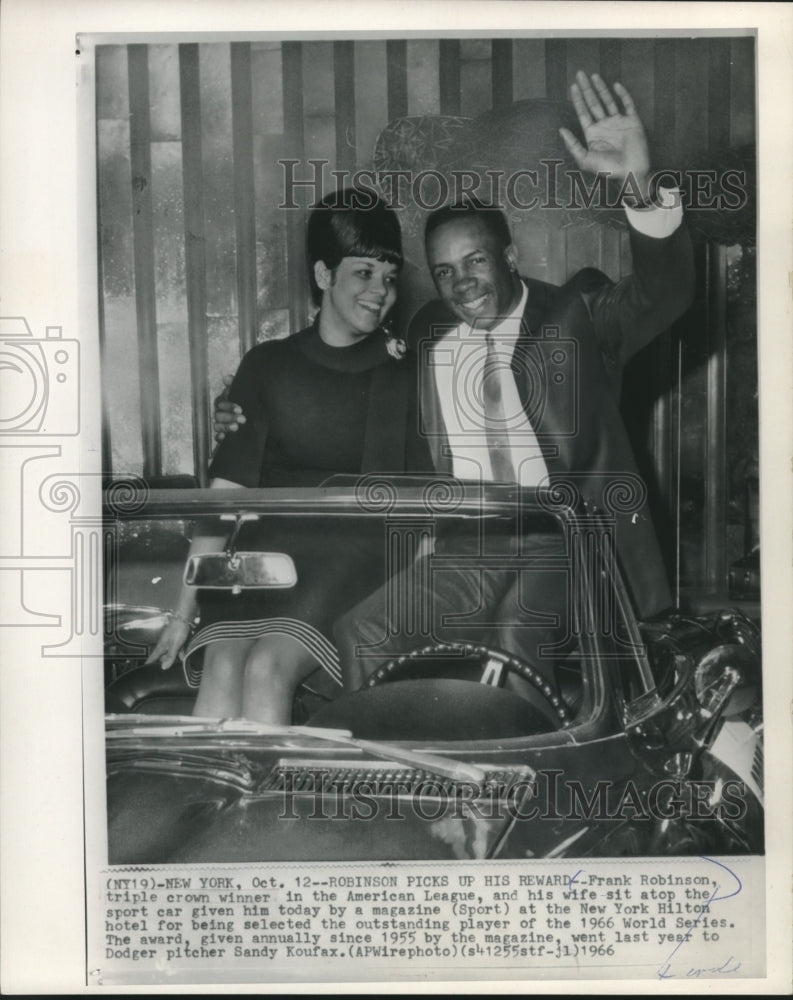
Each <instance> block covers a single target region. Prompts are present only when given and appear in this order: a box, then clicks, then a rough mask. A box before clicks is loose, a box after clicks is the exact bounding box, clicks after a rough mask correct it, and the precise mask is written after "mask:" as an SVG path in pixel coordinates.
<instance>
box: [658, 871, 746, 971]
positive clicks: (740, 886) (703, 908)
mask: <svg viewBox="0 0 793 1000" xmlns="http://www.w3.org/2000/svg"><path fill="white" fill-rule="evenodd" d="M701 859H702V861H710V862H711V863H712V864H714V865H718V866H719V868H723V869H724V871H725V872H727V874H728V875H730V876H732V878H734V879H735V881H736V882H737V883H738V887H737V889H733V891H732V892H728V893H727V894H726V895H724V896H719V895H717V893H718V891H719V889H720V888H721V886H720V885H719V884H718V882H717V883H716V885H715V887H714V889H713V892H712V893H711V894H710V896H709V897H708V899H706V900H705V902H704V903H703V904H702V906H701V908H700V911H699V913H698V914H697V915H696V917H695V918H694V920H693V921H692V923H691V926H690V927H689V928H688V930H687V931H686V933H685V935H684V936H683V939H682V940H681V941H678V943H677V944H676V945H675V947H674V948H673V949H672V952H671V953H670V955H669V957H668V958H667V960H666V962H665V963H664V965H662V966H661V968H660V969H659V970H658V978H659V979H674V978H675V976H674V973H670V972H669V968H670V966H671V962H672V959H673V958H674V957H675V954H676V953H677V952H678V951H679V950H680V948H682V946H683V945H684V944H685V943H686V941H688V940H689V939H690V938H691V934H692V933H693V931H694V928H695V927H696V926H697V924H698V923H699V922H700V920H701V919H702V918H703V917H704V915H705V913H706V912H707V910H708V907H709V906H710V904H711V903H719V902H721V901H722V900H725V899H732V897H733V896H737V895H738V893H739V892H740V891H741V889H743V883H742V882H741V880H740V879H739V878H738V876H737V875H736V874H735V872H734V871H733V870H732V869H731V868H728V867H727V866H726V865H723V864H722V863H721V861H716V859H715V858H707V857H705V855H704V854H703V855H701ZM730 958H732V956H730ZM738 968H740V962H739V963H738ZM716 971H718V970H716ZM731 971H733V970H731Z"/></svg>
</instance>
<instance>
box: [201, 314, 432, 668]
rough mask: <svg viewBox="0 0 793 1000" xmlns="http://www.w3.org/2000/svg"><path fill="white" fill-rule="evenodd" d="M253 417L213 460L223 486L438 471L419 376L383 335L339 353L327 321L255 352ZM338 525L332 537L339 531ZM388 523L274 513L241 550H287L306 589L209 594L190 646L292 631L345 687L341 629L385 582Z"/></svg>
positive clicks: (247, 378) (248, 359) (241, 373)
mask: <svg viewBox="0 0 793 1000" xmlns="http://www.w3.org/2000/svg"><path fill="white" fill-rule="evenodd" d="M229 398H230V399H232V400H233V401H234V402H236V403H239V404H240V406H241V407H242V409H243V412H244V414H245V417H246V422H245V423H244V424H241V425H240V428H239V430H238V431H237V432H236V433H234V434H228V435H226V438H225V439H224V441H223V442H222V443H221V444H220V446H219V447H218V449H217V451H216V453H215V456H214V458H213V460H212V463H211V465H210V469H209V471H210V475H211V477H212V478H213V479H215V478H220V479H228V480H230V481H231V482H234V483H239V484H240V485H241V486H247V487H259V486H296V487H300V486H316V485H319V484H320V483H322V482H323V481H325V480H326V479H328V478H329V477H330V476H332V475H334V474H336V473H348V474H352V475H360V474H362V473H367V472H395V473H399V472H427V471H429V470H430V469H431V467H432V466H431V460H430V456H429V450H428V449H427V447H426V444H425V442H424V441H423V439H422V438H421V437H420V435H419V433H418V429H417V424H418V419H417V392H416V369H415V364H414V360H413V358H412V356H409V357H407V358H404V359H402V360H400V361H397V360H395V359H394V358H392V357H391V356H390V355H389V354H388V352H387V351H386V348H385V337H384V335H383V334H382V332H381V331H376V332H375V333H374V334H372V335H371V336H370V337H367V338H366V339H365V340H362V341H359V342H358V343H357V344H354V345H352V346H350V347H341V348H336V347H330V346H328V345H327V344H325V343H324V341H323V340H322V339H321V338H320V336H319V332H318V329H317V327H316V325H314V326H312V327H309V328H308V329H306V330H302V331H301V332H300V333H297V334H294V335H293V336H291V337H287V338H286V339H285V340H274V341H268V342H266V343H264V344H259V345H257V346H256V347H254V348H253V349H252V350H251V351H249V352H248V353H247V354H246V355H245V357H244V358H243V359H242V362H241V363H240V367H239V370H238V371H237V374H236V376H235V378H234V382H233V384H232V386H231V390H230V392H229ZM331 528H332V530H329V529H331ZM384 546H385V534H384V530H383V524H382V521H380V520H379V519H373V523H371V524H368V525H367V524H366V523H365V519H364V518H337V519H335V520H334V521H333V522H329V521H326V520H325V519H324V518H323V517H322V516H316V517H311V518H306V517H303V518H297V517H289V516H286V517H278V518H276V517H269V518H267V519H264V520H263V521H260V522H256V523H253V524H251V525H247V526H245V527H244V528H243V529H242V531H241V532H240V536H239V538H238V542H237V549H238V550H239V551H244V550H248V551H250V550H256V551H270V552H286V553H288V554H289V555H291V556H292V558H293V559H294V561H295V566H296V568H297V577H298V582H297V584H296V585H295V587H294V588H291V589H288V590H254V591H247V592H245V591H243V592H242V593H241V594H238V595H232V594H230V593H229V592H227V591H211V590H205V591H202V592H200V594H199V607H200V625H199V630H198V632H197V633H196V635H195V636H194V637H193V639H192V641H191V642H190V644H189V646H188V648H187V651H186V664H187V666H188V671H187V672H188V677H189V679H190V680H191V683H197V682H198V677H199V676H200V675H197V674H196V673H195V670H194V668H193V661H194V660H196V659H197V658H196V657H193V653H196V652H198V651H199V650H201V649H203V648H204V647H205V646H206V645H207V644H208V643H210V642H214V641H218V640H223V639H234V638H249V639H257V638H260V637H262V636H264V635H273V634H278V635H290V636H292V637H293V638H295V639H297V640H298V641H299V642H301V643H302V644H303V645H304V646H305V647H306V649H308V650H309V651H310V652H311V653H312V654H313V655H314V656H315V658H316V659H317V660H318V662H319V663H320V664H321V665H322V666H323V667H324V668H325V669H326V670H328V671H329V673H331V675H332V676H333V677H335V679H336V680H338V681H339V683H341V674H340V669H339V663H338V656H337V653H336V649H335V647H334V645H333V643H332V641H331V638H330V637H331V636H332V631H331V628H332V625H333V622H334V621H335V620H336V619H337V618H339V617H340V616H341V615H342V614H344V612H345V611H348V610H349V609H350V608H352V607H354V606H355V605H356V604H357V603H358V602H359V601H361V600H362V599H363V598H364V597H366V596H367V594H369V593H371V592H372V590H374V589H376V588H377V587H378V586H380V584H381V583H382V582H383V579H384V573H385V558H384Z"/></svg>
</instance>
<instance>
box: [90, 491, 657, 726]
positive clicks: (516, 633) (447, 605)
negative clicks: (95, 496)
mask: <svg viewBox="0 0 793 1000" xmlns="http://www.w3.org/2000/svg"><path fill="white" fill-rule="evenodd" d="M105 520H106V526H107V532H108V537H109V538H110V539H111V540H112V541H111V543H110V545H109V546H108V555H107V567H106V570H107V571H106V608H107V612H106V690H107V692H108V696H107V701H106V704H107V709H108V711H109V712H111V713H113V714H115V715H121V714H123V713H125V712H131V713H136V714H140V713H144V714H154V715H160V716H162V715H171V716H173V715H177V716H188V715H190V714H191V713H192V711H193V705H194V700H195V696H196V693H197V690H198V686H199V685H200V682H201V671H202V657H203V655H204V653H205V649H206V647H205V646H201V636H202V635H204V634H207V633H206V628H204V631H203V632H202V626H205V622H204V621H202V620H201V619H203V618H204V617H205V616H206V618H207V619H208V620H209V621H217V620H219V619H220V618H224V617H225V618H228V617H229V616H232V617H234V615H236V612H237V609H240V612H239V615H238V616H237V617H245V616H246V615H247V617H248V618H250V617H251V614H253V615H254V617H255V616H258V617H259V618H261V619H263V620H266V621H267V622H273V621H275V622H279V623H281V624H280V625H279V626H278V628H280V629H283V630H289V629H291V630H292V631H291V634H292V635H295V636H297V637H298V638H299V641H300V642H302V643H304V644H305V645H306V647H307V648H310V649H311V650H312V651H313V652H314V655H315V657H316V669H315V670H314V671H313V672H312V673H310V674H309V675H308V676H307V677H306V678H305V679H304V681H303V683H302V684H301V685H300V686H299V688H298V691H297V693H296V695H295V699H294V705H293V711H292V718H291V720H290V722H291V724H294V725H301V726H309V727H315V728H318V729H326V730H333V731H341V732H346V733H351V734H352V735H353V736H354V737H356V738H362V739H367V740H387V741H422V742H424V741H435V742H438V743H441V744H444V743H460V742H466V743H470V742H472V741H474V742H476V741H480V740H481V741H488V740H494V739H498V740H501V741H503V740H505V739H520V738H526V737H531V738H532V739H539V740H540V742H543V741H547V740H549V739H554V738H557V739H558V738H559V737H560V736H563V737H564V738H568V737H569V738H573V737H574V734H575V732H576V731H577V730H578V728H579V727H582V726H583V727H585V726H586V725H587V724H589V723H591V722H592V721H593V719H594V718H595V716H596V715H598V714H600V715H602V714H603V713H604V712H607V711H609V706H610V704H611V703H612V702H613V700H614V698H615V697H616V696H617V684H616V683H615V682H619V684H621V685H623V686H624V684H625V683H628V684H629V685H630V686H632V687H633V689H634V692H635V693H639V692H640V691H641V690H643V688H642V682H643V670H646V667H644V666H643V659H642V657H641V655H640V654H641V646H640V643H639V640H638V635H637V633H636V627H635V623H634V622H633V619H632V617H631V615H630V612H629V609H628V605H627V598H626V595H625V592H624V590H623V588H622V586H621V583H620V580H619V576H618V574H617V572H616V568H615V566H614V564H613V554H612V549H611V546H610V536H609V530H608V524H607V523H601V522H593V521H592V520H591V519H590V521H589V522H587V526H586V528H582V526H581V522H580V521H579V520H578V519H577V518H576V517H575V515H574V512H572V511H571V510H570V509H568V508H567V507H565V506H564V504H563V503H560V502H559V498H558V497H555V496H553V495H552V494H550V493H549V492H547V491H539V492H538V491H534V490H519V489H517V488H515V487H500V486H493V485H491V486H487V487H484V488H483V487H480V486H478V485H473V484H466V483H462V482H460V481H459V480H455V479H438V478H434V479H432V480H426V481H422V480H419V479H415V478H393V477H386V476H377V475H371V476H365V477H358V478H355V479H350V478H342V477H334V478H333V479H331V480H329V481H328V482H327V483H325V484H324V485H323V486H321V487H317V488H310V489H299V490H296V489H271V490H215V489H213V490H172V491H165V490H163V491H152V492H148V491H145V490H143V491H139V492H135V493H131V492H129V491H119V490H118V489H116V490H115V492H114V489H113V488H112V487H111V489H109V490H108V491H107V493H106V500H105ZM200 533H209V534H214V535H220V536H222V537H223V538H224V539H225V542H224V544H225V549H221V550H220V551H219V552H217V553H214V554H204V555H202V556H200V557H199V558H198V559H195V558H194V559H193V560H191V562H190V564H189V566H187V576H188V578H189V579H191V580H192V582H193V583H196V584H198V585H200V586H198V587H197V588H196V589H197V590H200V591H201V594H202V595H203V596H202V601H201V612H200V619H199V621H198V622H197V634H196V636H195V637H194V639H193V640H192V642H193V646H194V647H195V648H193V649H192V651H191V653H190V655H189V656H188V658H187V661H186V662H184V663H177V664H176V665H175V666H174V667H172V668H171V670H170V671H159V675H158V674H157V672H156V670H155V671H153V672H152V671H150V674H151V676H152V677H153V679H154V682H155V684H154V687H155V690H152V691H146V690H137V691H136V693H135V697H133V696H132V695H130V692H129V690H128V689H129V688H130V687H131V686H132V687H134V686H135V685H132V684H131V680H130V678H133V677H135V678H140V677H141V676H142V674H143V673H144V671H141V670H140V668H141V665H142V664H143V663H144V662H145V659H146V657H147V656H148V654H149V652H150V651H151V648H152V647H153V645H154V643H155V642H156V640H157V636H158V634H159V633H160V632H161V630H162V628H163V627H164V624H165V623H166V622H167V621H168V615H169V610H170V609H172V608H173V607H174V606H175V604H176V599H177V595H178V591H179V588H180V586H181V583H182V580H183V577H184V574H185V571H186V561H187V557H188V554H189V549H190V543H191V539H192V538H193V537H194V536H195V535H196V534H200ZM317 602H319V604H321V606H322V614H321V615H320V614H317V613H315V607H316V605H317ZM229 609H230V610H229ZM251 609H253V611H251ZM295 609H297V610H295ZM213 616H214V617H213ZM257 620H258V619H257ZM287 622H289V623H291V624H287ZM295 623H296V624H295ZM270 627H271V628H275V626H270ZM210 635H211V633H210ZM188 648H189V647H188ZM626 678H627V681H626ZM138 686H140V684H139V685H138ZM649 686H651V682H650V681H649V680H648V679H647V677H646V676H645V677H644V687H645V688H647V687H649ZM136 698H137V700H135V699H136ZM152 721H153V720H152Z"/></svg>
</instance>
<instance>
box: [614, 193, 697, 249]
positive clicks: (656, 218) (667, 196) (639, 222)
mask: <svg viewBox="0 0 793 1000" xmlns="http://www.w3.org/2000/svg"><path fill="white" fill-rule="evenodd" d="M658 197H659V198H660V200H661V204H660V205H650V206H649V208H631V207H630V206H629V205H625V206H624V208H625V214H626V216H627V217H628V222H629V223H630V225H631V227H632V228H633V229H635V230H636V232H637V233H642V234H643V235H644V236H653V237H655V239H657V240H663V239H666V237H668V236H671V235H672V233H673V232H674V231H675V230H676V229H678V228H679V227H680V225H681V223H682V222H683V204H682V201H681V198H680V191H679V190H678V188H662V187H659V188H658Z"/></svg>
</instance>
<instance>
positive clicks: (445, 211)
mask: <svg viewBox="0 0 793 1000" xmlns="http://www.w3.org/2000/svg"><path fill="white" fill-rule="evenodd" d="M471 217H474V218H477V219H480V220H481V221H482V223H483V224H484V225H485V227H486V228H487V230H488V232H489V233H490V234H491V235H492V236H493V237H494V238H495V239H496V240H497V241H498V243H499V246H501V247H502V248H504V249H506V247H508V246H509V245H510V243H511V242H512V233H510V231H509V223H508V222H507V218H506V216H505V215H504V213H503V212H502V211H501V209H500V208H496V207H495V206H493V205H488V204H485V203H484V202H482V201H479V199H478V198H473V197H470V196H469V197H467V198H464V199H462V200H461V201H457V202H455V203H454V204H453V205H444V206H443V207H442V208H438V209H436V210H435V211H434V212H432V213H431V214H430V215H428V216H427V222H426V224H425V226H424V245H425V246H426V245H427V243H429V239H430V236H432V234H433V233H434V232H435V231H436V230H437V229H440V227H441V226H444V225H446V223H447V222H454V221H455V220H456V219H468V218H471Z"/></svg>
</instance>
